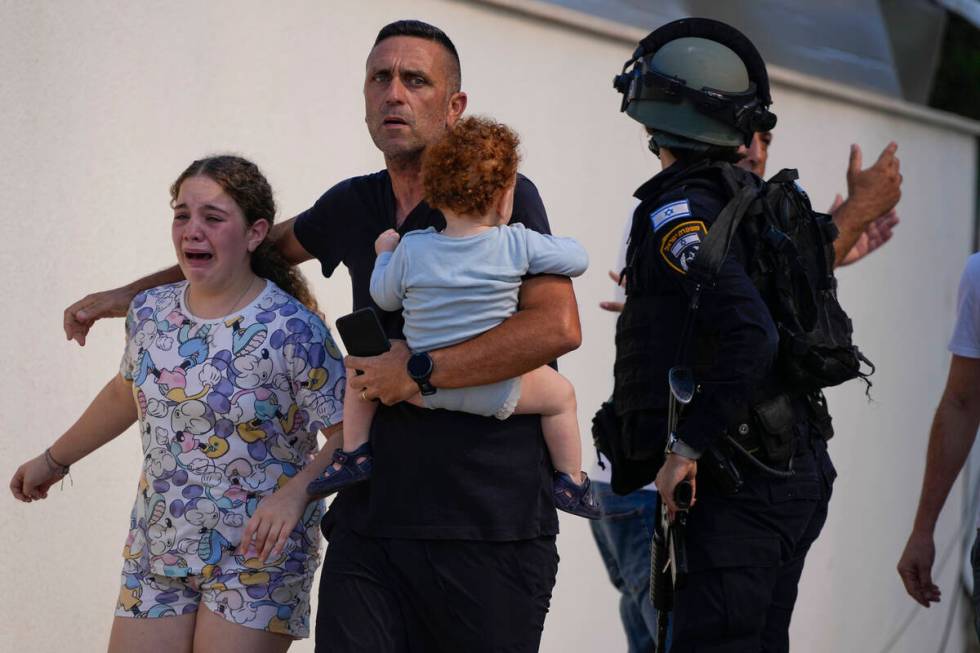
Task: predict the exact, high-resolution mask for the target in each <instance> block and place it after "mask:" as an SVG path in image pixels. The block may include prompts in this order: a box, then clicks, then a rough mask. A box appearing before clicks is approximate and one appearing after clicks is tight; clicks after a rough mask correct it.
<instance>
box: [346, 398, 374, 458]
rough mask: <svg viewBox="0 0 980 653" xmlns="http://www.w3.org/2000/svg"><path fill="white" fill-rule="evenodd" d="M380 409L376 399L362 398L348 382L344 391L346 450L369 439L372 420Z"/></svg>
mask: <svg viewBox="0 0 980 653" xmlns="http://www.w3.org/2000/svg"><path fill="white" fill-rule="evenodd" d="M377 410H378V404H377V403H376V402H374V401H368V400H366V399H361V395H360V394H359V393H358V392H357V391H356V390H354V389H353V388H351V386H350V384H349V383H348V384H347V392H345V393H344V451H347V452H350V451H354V450H355V449H357V448H358V447H360V446H361V445H362V444H364V443H365V442H367V441H368V436H369V434H370V432H371V421H372V420H373V419H374V413H375V411H377Z"/></svg>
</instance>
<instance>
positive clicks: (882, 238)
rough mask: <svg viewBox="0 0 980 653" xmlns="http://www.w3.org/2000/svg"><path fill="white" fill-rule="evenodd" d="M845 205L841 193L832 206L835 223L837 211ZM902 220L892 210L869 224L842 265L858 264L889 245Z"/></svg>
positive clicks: (831, 210) (831, 211) (831, 212)
mask: <svg viewBox="0 0 980 653" xmlns="http://www.w3.org/2000/svg"><path fill="white" fill-rule="evenodd" d="M843 204H844V198H843V197H841V195H840V193H837V196H836V197H834V203H833V204H832V205H831V206H830V211H828V212H829V213H830V215H831V216H833V217H834V222H837V210H838V209H839V208H840V207H841V205H843ZM899 222H900V220H899V219H898V213H896V212H895V209H892V210H891V211H889V212H888V213H886V214H884V215H880V216H878V217H877V218H875V219H874V221H873V222H871V223H869V224H868V226H867V227H866V228H865V229H864V232H863V233H862V234H861V235H860V237H858V239H857V242H856V243H854V247H852V248H851V249H850V251H848V252H847V255H846V256H845V257H844V259H843V260H842V261H841V262H840V265H850V264H852V263H857V262H858V261H860V260H861V259H863V258H864V257H865V256H867V255H868V254H870V253H871V252H873V251H875V250H876V249H878V248H879V247H881V246H882V245H884V244H885V243H887V242H888V241H889V240H891V238H892V230H893V229H894V228H895V226H896V225H898V223H899Z"/></svg>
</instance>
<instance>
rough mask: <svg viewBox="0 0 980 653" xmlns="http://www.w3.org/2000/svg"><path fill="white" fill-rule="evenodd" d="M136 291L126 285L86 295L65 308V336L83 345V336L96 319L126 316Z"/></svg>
mask: <svg viewBox="0 0 980 653" xmlns="http://www.w3.org/2000/svg"><path fill="white" fill-rule="evenodd" d="M135 296H136V291H135V290H132V289H130V288H129V287H128V286H122V287H121V288H115V289H114V290H106V291H103V292H97V293H93V294H91V295H86V296H85V297H84V298H83V299H80V300H79V301H77V302H75V303H74V304H72V305H71V306H69V307H68V308H66V309H65V322H64V326H65V337H66V338H67V339H68V340H74V341H75V342H77V343H78V344H79V345H81V346H82V347H84V346H85V336H87V335H88V330H89V329H91V328H92V325H93V324H95V322H96V320H100V319H102V318H104V317H126V311H127V309H128V308H129V303H130V302H131V301H133V297H135Z"/></svg>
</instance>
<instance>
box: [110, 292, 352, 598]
mask: <svg viewBox="0 0 980 653" xmlns="http://www.w3.org/2000/svg"><path fill="white" fill-rule="evenodd" d="M186 289H187V282H180V283H176V284H170V285H166V286H160V287H158V288H153V289H150V290H148V291H146V292H144V293H140V294H139V295H137V296H136V297H135V298H134V300H133V303H132V304H131V306H130V309H129V314H128V315H127V318H126V353H125V355H124V356H123V360H122V364H121V366H120V372H121V373H122V375H123V377H124V378H125V379H127V380H129V381H131V382H132V388H133V395H134V398H135V400H136V402H137V406H138V413H139V428H140V435H141V436H142V439H143V454H144V458H143V473H142V474H141V475H140V481H139V489H138V492H137V496H136V504H135V505H134V506H133V512H132V516H131V523H130V531H129V537H128V538H127V540H126V546H125V548H124V551H123V555H124V557H125V564H124V573H126V570H127V569H129V570H130V571H132V572H137V571H138V572H141V573H144V574H145V573H152V574H159V575H164V576H176V577H181V576H188V575H195V574H200V575H202V576H204V577H206V578H213V577H214V576H216V575H220V574H239V573H253V572H260V571H263V570H265V571H288V572H293V573H307V574H308V575H309V578H310V583H312V576H313V572H314V571H315V570H316V567H317V565H318V563H319V530H318V525H319V521H320V516H321V514H322V512H323V504H322V502H319V501H317V502H311V503H310V504H309V506H307V509H306V511H305V512H304V514H303V517H302V519H301V520H300V523H299V524H297V526H296V528H294V529H293V532H292V533H291V534H290V536H289V542H288V544H287V545H286V548H285V550H284V552H283V554H282V555H281V556H280V558H279V559H278V560H272V561H270V562H269V563H259V562H258V561H256V560H246V559H245V558H244V557H243V556H239V555H235V553H234V550H235V548H236V547H237V546H238V544H239V542H240V540H241V534H242V531H243V530H244V527H245V524H246V522H247V521H248V519H249V517H250V516H251V515H252V514H253V513H254V511H255V509H256V507H257V506H258V503H259V501H261V499H262V497H264V496H266V495H268V494H271V493H272V492H274V491H275V490H276V489H277V488H279V487H282V485H283V484H284V483H287V482H288V481H289V479H290V478H292V477H293V476H295V475H296V473H297V472H298V471H299V470H300V469H301V468H302V467H303V466H304V465H305V464H306V463H307V461H308V460H309V459H310V457H311V456H312V455H314V454H315V453H316V450H317V436H316V434H317V431H318V430H319V429H321V428H324V427H326V426H330V425H332V424H336V423H337V422H340V421H341V420H342V419H343V393H344V367H343V363H342V362H341V355H340V352H339V351H338V350H337V347H336V345H335V344H334V342H333V339H332V338H331V336H330V332H329V330H328V329H327V327H326V326H325V325H324V323H323V321H322V320H321V319H320V318H319V317H317V316H316V315H314V314H313V313H311V312H310V311H309V310H308V309H307V308H306V307H304V306H303V305H302V304H300V302H299V301H298V300H296V299H295V298H293V297H292V296H290V295H288V294H286V293H285V292H283V291H282V290H281V289H280V288H279V287H278V286H276V285H275V284H274V283H272V282H271V281H269V282H267V285H266V287H265V289H264V290H263V291H262V293H261V294H260V295H259V296H258V297H257V298H256V299H255V301H253V302H252V303H251V304H249V305H248V306H246V307H245V308H244V309H242V310H241V311H239V312H237V313H235V314H234V315H230V316H227V317H224V318H218V319H201V318H198V317H195V316H194V315H193V314H191V312H190V311H189V310H188V309H187V303H186V300H185V293H186ZM270 567H272V568H273V569H270Z"/></svg>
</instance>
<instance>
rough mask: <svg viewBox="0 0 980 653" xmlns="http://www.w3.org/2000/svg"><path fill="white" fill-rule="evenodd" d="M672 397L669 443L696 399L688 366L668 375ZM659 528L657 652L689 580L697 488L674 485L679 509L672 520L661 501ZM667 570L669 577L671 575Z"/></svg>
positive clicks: (654, 581)
mask: <svg viewBox="0 0 980 653" xmlns="http://www.w3.org/2000/svg"><path fill="white" fill-rule="evenodd" d="M667 383H668V385H669V386H670V397H669V398H668V399H667V429H668V442H669V441H670V438H671V436H673V434H674V430H675V429H676V428H677V421H678V419H679V418H680V404H685V405H686V404H689V403H691V400H692V399H693V398H694V393H695V391H696V389H697V385H696V383H695V382H694V373H693V372H692V370H691V368H689V367H687V366H681V365H678V366H675V367H672V368H670V371H669V372H668V373H667ZM659 501H660V523H659V528H656V529H654V534H653V542H652V548H653V550H652V552H651V566H652V569H651V573H650V594H651V598H652V600H653V605H654V607H655V608H657V650H658V651H665V650H666V647H667V628H668V625H669V615H670V612H671V611H672V610H673V609H674V590H675V589H680V588H681V587H683V586H684V582H685V581H686V580H687V543H686V541H685V537H686V530H687V511H688V510H689V509H690V507H691V503H692V502H693V501H694V486H693V485H691V482H690V481H688V480H682V481H681V482H679V483H678V484H677V485H676V486H674V504H675V505H676V506H677V508H678V510H677V512H675V513H674V519H673V520H671V518H670V512H669V511H668V509H667V503H666V502H665V501H664V500H663V499H662V498H661V499H659ZM668 570H669V571H670V575H669V576H668Z"/></svg>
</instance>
